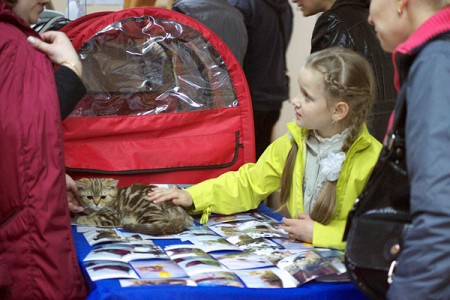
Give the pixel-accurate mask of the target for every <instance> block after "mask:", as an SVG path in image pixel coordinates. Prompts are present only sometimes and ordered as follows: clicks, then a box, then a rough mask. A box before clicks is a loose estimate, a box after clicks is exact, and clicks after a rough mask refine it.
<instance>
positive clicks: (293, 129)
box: [287, 122, 375, 152]
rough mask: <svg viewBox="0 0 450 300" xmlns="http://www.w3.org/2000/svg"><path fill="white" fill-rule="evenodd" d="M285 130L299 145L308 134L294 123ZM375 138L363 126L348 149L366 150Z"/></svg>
mask: <svg viewBox="0 0 450 300" xmlns="http://www.w3.org/2000/svg"><path fill="white" fill-rule="evenodd" d="M287 128H288V130H289V134H290V136H291V137H292V139H294V140H295V142H296V143H297V144H298V145H299V144H301V143H303V142H302V141H304V140H305V139H306V136H307V134H308V130H307V129H304V128H300V127H299V126H298V125H297V123H296V122H290V123H288V124H287ZM374 139H375V138H372V136H371V135H370V133H369V130H368V129H367V126H366V124H363V126H362V128H361V130H360V131H359V135H358V137H357V138H356V140H355V142H354V143H353V145H352V146H351V147H350V149H349V152H350V151H355V152H356V151H360V150H362V149H365V148H367V147H368V146H369V145H370V144H371V143H372V142H373V140H374Z"/></svg>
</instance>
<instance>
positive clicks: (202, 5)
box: [172, 0, 248, 66]
mask: <svg viewBox="0 0 450 300" xmlns="http://www.w3.org/2000/svg"><path fill="white" fill-rule="evenodd" d="M172 10H173V11H176V12H180V13H182V14H185V15H187V16H189V17H191V18H194V19H196V20H197V21H199V22H200V23H202V24H203V25H205V26H206V27H208V28H209V29H211V30H212V31H213V32H214V33H215V34H217V36H218V37H219V38H220V39H222V40H223V41H224V43H225V44H226V45H227V46H228V48H230V50H231V52H233V54H234V56H235V57H236V58H237V60H238V61H239V63H240V64H241V66H242V62H243V60H244V55H245V51H246V50H247V43H248V40H247V29H246V28H245V23H244V17H243V16H242V14H241V13H240V12H239V10H237V9H236V8H234V7H233V6H231V5H230V4H229V3H228V2H227V0H177V1H175V2H174V4H173V5H172Z"/></svg>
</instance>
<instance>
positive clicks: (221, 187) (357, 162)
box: [187, 122, 381, 249]
mask: <svg viewBox="0 0 450 300" xmlns="http://www.w3.org/2000/svg"><path fill="white" fill-rule="evenodd" d="M287 127H288V130H289V133H290V134H286V135H284V136H282V137H280V138H278V139H277V140H275V141H274V142H273V143H272V144H271V145H270V146H269V147H267V149H266V151H265V152H264V153H263V154H262V155H261V157H260V158H259V160H258V161H257V162H256V163H247V164H245V165H243V166H241V167H240V168H239V170H237V171H234V172H227V173H224V174H222V175H221V176H219V177H217V178H214V179H209V180H206V181H204V182H201V183H199V184H197V185H194V186H192V187H190V188H188V189H187V191H188V192H189V193H190V194H191V196H192V198H193V200H194V206H195V209H194V213H203V216H202V220H201V221H202V223H206V221H207V219H208V215H209V214H210V213H219V214H233V213H237V212H243V211H247V210H250V209H255V208H257V207H258V205H259V204H260V202H261V201H262V200H263V199H265V198H266V197H267V196H268V195H270V194H271V193H273V192H274V191H276V190H278V189H279V188H280V184H281V174H282V172H283V169H284V165H285V162H286V158H287V155H288V153H289V151H290V149H291V147H292V143H293V140H292V139H294V140H295V142H296V143H297V145H298V154H297V158H296V162H295V165H294V172H293V174H294V175H293V182H292V184H291V190H290V194H289V195H290V196H289V199H288V200H287V209H288V211H289V214H290V216H291V218H297V213H298V212H302V213H303V208H304V205H303V189H302V186H303V174H304V167H305V157H306V152H305V151H304V149H305V147H306V143H305V138H306V136H307V133H308V131H307V130H305V129H302V128H300V127H298V126H297V124H296V123H295V122H292V123H288V124H287ZM380 150H381V144H380V143H379V142H378V141H377V140H376V139H375V138H374V137H372V136H371V135H370V134H369V132H368V131H367V128H366V126H365V125H364V126H363V128H362V129H361V132H360V134H359V136H358V138H357V139H356V141H355V142H354V143H353V145H352V146H351V147H350V149H349V150H348V152H347V154H346V158H345V161H344V163H343V165H342V169H341V172H340V175H339V178H338V181H337V185H336V210H335V213H334V216H333V219H332V221H331V222H330V223H329V224H327V225H323V224H320V223H318V222H314V233H313V245H314V246H316V247H328V248H337V249H344V247H345V243H344V242H342V235H343V232H344V229H345V224H346V221H347V215H348V212H349V211H350V209H351V208H352V207H353V204H354V202H355V199H356V198H357V196H358V195H359V194H360V193H361V191H362V190H363V188H364V186H365V184H366V182H367V180H368V178H369V176H370V174H371V172H372V170H373V167H374V166H375V163H376V161H377V159H378V155H379V153H380Z"/></svg>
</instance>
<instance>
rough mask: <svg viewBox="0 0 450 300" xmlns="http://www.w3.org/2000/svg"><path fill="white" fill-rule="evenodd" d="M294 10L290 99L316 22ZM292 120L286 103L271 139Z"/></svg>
mask: <svg viewBox="0 0 450 300" xmlns="http://www.w3.org/2000/svg"><path fill="white" fill-rule="evenodd" d="M166 1H170V0H158V1H157V2H156V3H157V5H158V6H163V5H165V4H166ZM52 2H53V4H54V6H55V9H56V10H58V11H61V12H64V11H65V10H66V0H53V1H52ZM292 7H293V9H294V32H293V35H292V40H291V43H290V44H289V48H288V52H287V60H288V61H287V64H288V74H289V77H290V78H291V91H290V97H291V98H292V97H293V96H294V95H296V94H297V93H298V84H297V77H298V73H299V70H300V67H301V66H302V65H303V62H304V61H305V59H306V56H307V55H308V54H309V51H310V49H311V47H310V45H311V42H310V41H311V34H312V29H313V26H314V23H315V21H316V18H315V17H309V18H304V17H303V15H302V13H301V12H300V11H297V10H296V7H295V6H294V5H292ZM120 9H122V7H121V6H117V5H102V6H99V5H88V6H87V12H88V13H93V12H98V11H116V10H120ZM293 118H294V113H293V109H292V106H291V105H290V104H289V102H288V101H285V102H284V104H283V109H282V112H281V116H280V120H279V121H278V123H277V125H276V126H275V129H274V134H273V137H274V138H276V137H279V136H281V135H283V134H284V133H286V126H285V125H286V123H287V122H289V121H292V120H293Z"/></svg>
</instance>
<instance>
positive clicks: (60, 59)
mask: <svg viewBox="0 0 450 300" xmlns="http://www.w3.org/2000/svg"><path fill="white" fill-rule="evenodd" d="M41 38H42V40H40V39H37V38H35V37H33V36H29V37H28V39H27V40H28V42H29V43H30V44H31V45H32V46H33V47H34V48H36V49H38V50H40V51H42V52H44V53H45V54H47V56H48V57H49V58H50V60H51V61H52V62H53V63H55V64H58V65H64V66H66V67H68V68H70V69H72V71H74V72H75V73H76V74H77V75H78V76H79V77H81V73H82V66H81V61H80V59H79V57H78V54H77V52H76V51H75V49H74V48H73V46H72V43H71V42H70V40H69V38H68V37H67V36H66V35H65V33H63V32H60V31H47V32H44V33H42V34H41Z"/></svg>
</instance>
